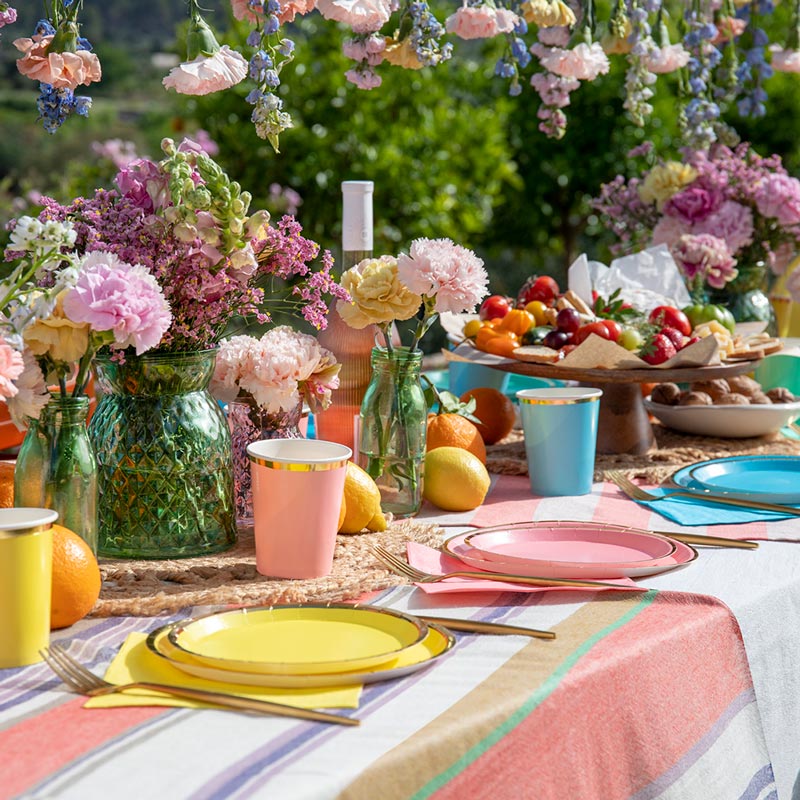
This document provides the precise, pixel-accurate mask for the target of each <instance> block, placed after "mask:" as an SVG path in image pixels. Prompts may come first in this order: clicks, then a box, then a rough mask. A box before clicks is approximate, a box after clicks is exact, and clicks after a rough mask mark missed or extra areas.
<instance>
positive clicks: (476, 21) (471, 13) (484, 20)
mask: <svg viewBox="0 0 800 800" xmlns="http://www.w3.org/2000/svg"><path fill="white" fill-rule="evenodd" d="M518 22H519V17H518V16H517V15H516V14H514V12H513V11H509V10H508V9H506V8H494V7H492V6H486V5H479V6H468V5H467V4H466V0H465V2H464V5H463V6H462V7H461V8H459V9H458V10H457V11H456V12H455V13H454V14H451V15H450V16H449V17H448V18H447V19H446V20H445V28H446V29H447V32H448V33H454V34H455V35H456V36H458V37H460V38H461V39H490V38H491V37H492V36H497V35H498V34H500V33H511V32H512V31H513V30H514V26H515V25H516V24H517V23H518Z"/></svg>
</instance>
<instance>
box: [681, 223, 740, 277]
mask: <svg viewBox="0 0 800 800" xmlns="http://www.w3.org/2000/svg"><path fill="white" fill-rule="evenodd" d="M672 255H673V257H674V258H675V261H676V262H677V264H678V267H679V268H680V270H681V272H682V273H683V274H684V275H685V276H686V277H687V278H688V279H689V281H690V282H695V281H696V280H698V279H704V280H705V282H706V283H708V285H709V286H713V287H714V288H715V289H722V288H723V287H724V286H725V284H726V283H728V282H729V281H732V280H733V279H734V278H735V277H736V276H737V275H738V274H739V273H738V272H737V271H736V270H735V269H734V266H735V264H736V259H735V258H733V256H731V254H730V252H729V251H728V246H727V245H726V244H725V242H724V241H723V240H722V239H719V238H717V237H716V236H711V235H710V234H708V233H701V234H699V235H697V236H694V235H692V234H686V235H684V236H681V238H680V239H679V240H678V243H677V244H676V245H675V246H674V247H673V248H672Z"/></svg>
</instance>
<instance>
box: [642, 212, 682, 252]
mask: <svg viewBox="0 0 800 800" xmlns="http://www.w3.org/2000/svg"><path fill="white" fill-rule="evenodd" d="M690 228H691V226H690V225H689V223H688V222H686V220H684V219H682V218H680V217H661V219H660V220H659V221H658V222H657V223H656V226H655V227H654V228H653V235H652V236H651V238H650V245H651V246H652V247H655V246H656V245H659V244H665V245H667V247H670V248H671V247H672V246H673V245H674V244H676V243H677V241H678V239H680V238H681V236H683V235H684V234H686V233H689V230H690Z"/></svg>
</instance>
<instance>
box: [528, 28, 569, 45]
mask: <svg viewBox="0 0 800 800" xmlns="http://www.w3.org/2000/svg"><path fill="white" fill-rule="evenodd" d="M570 36H571V34H570V30H569V26H568V25H556V26H555V27H553V28H539V30H538V31H537V32H536V37H537V38H538V39H539V41H540V42H541V43H542V44H546V45H547V46H548V47H566V46H567V45H568V44H569V39H570Z"/></svg>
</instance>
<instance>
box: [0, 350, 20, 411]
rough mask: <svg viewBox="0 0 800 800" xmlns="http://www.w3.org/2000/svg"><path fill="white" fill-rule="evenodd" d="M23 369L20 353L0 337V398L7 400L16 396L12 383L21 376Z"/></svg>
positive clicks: (15, 389)
mask: <svg viewBox="0 0 800 800" xmlns="http://www.w3.org/2000/svg"><path fill="white" fill-rule="evenodd" d="M24 369H25V363H24V362H23V360H22V353H20V352H18V351H17V350H15V349H14V348H13V347H12V346H11V345H10V344H9V343H8V342H7V341H6V340H5V339H4V338H3V337H2V336H0V398H2V399H3V400H8V398H9V397H14V395H16V394H17V391H18V389H17V387H16V386H15V385H14V381H15V380H17V378H19V376H20V375H22V371H23V370H24Z"/></svg>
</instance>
